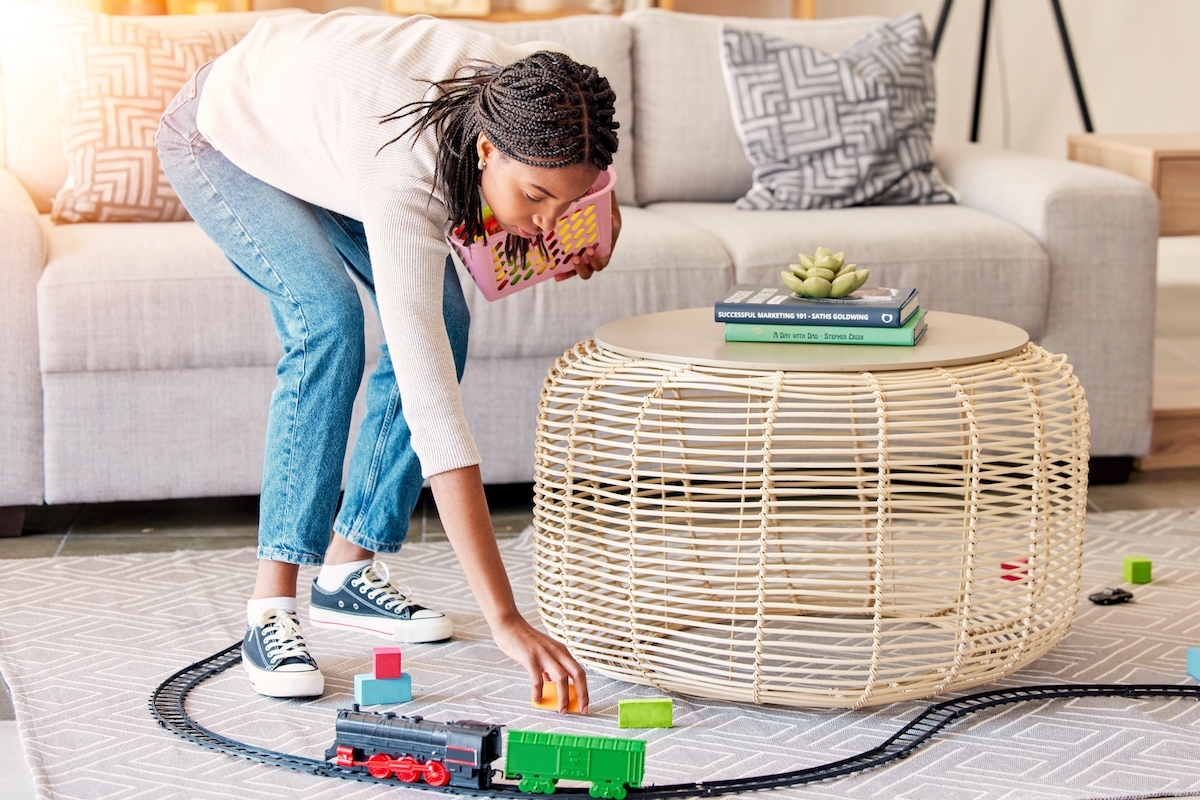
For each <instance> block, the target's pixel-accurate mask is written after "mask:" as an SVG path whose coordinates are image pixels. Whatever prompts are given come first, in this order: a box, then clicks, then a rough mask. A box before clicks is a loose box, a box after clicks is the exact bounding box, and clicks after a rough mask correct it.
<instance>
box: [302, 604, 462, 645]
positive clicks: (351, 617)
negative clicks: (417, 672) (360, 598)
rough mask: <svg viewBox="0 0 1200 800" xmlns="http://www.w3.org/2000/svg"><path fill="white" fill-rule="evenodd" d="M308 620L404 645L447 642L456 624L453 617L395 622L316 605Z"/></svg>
mask: <svg viewBox="0 0 1200 800" xmlns="http://www.w3.org/2000/svg"><path fill="white" fill-rule="evenodd" d="M308 620H309V622H311V623H312V624H313V625H316V626H317V627H318V628H341V629H343V630H356V631H360V632H362V633H369V634H371V635H372V636H378V637H379V638H380V639H387V640H388V641H392V642H398V643H400V644H426V643H428V642H444V641H445V640H447V639H449V638H450V637H451V636H452V635H453V634H454V623H452V622H451V621H450V618H449V617H432V618H430V619H410V620H397V621H392V620H385V619H380V618H372V617H365V616H360V615H358V614H344V613H342V612H340V611H331V610H329V609H326V608H319V607H317V606H312V607H310V608H309V610H308Z"/></svg>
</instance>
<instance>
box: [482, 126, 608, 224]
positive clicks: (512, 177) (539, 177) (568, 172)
mask: <svg viewBox="0 0 1200 800" xmlns="http://www.w3.org/2000/svg"><path fill="white" fill-rule="evenodd" d="M476 150H477V153H478V155H479V157H480V158H482V159H483V160H484V161H485V162H487V165H486V166H485V167H484V169H483V173H482V175H481V177H480V180H479V186H480V189H481V190H482V191H483V199H484V202H486V203H487V204H488V205H489V206H490V207H491V209H492V215H493V216H495V218H496V222H497V223H499V225H500V227H501V228H502V229H503V230H504V231H505V232H507V233H511V234H513V235H514V236H523V237H525V238H526V239H532V238H534V237H535V236H537V235H538V234H539V233H542V234H545V233H549V232H550V231H552V230H554V222H555V220H557V219H558V218H559V217H560V216H562V214H563V212H565V211H566V210H567V207H568V206H570V205H571V203H574V202H575V201H576V200H578V199H579V198H580V197H583V195H584V194H586V193H587V190H588V189H590V188H592V184H593V183H595V182H596V178H597V177H599V175H600V170H599V169H597V168H596V167H594V166H592V165H591V164H572V165H571V166H569V167H557V168H546V167H531V166H529V165H528V164H522V163H521V162H520V161H517V160H516V159H513V158H509V157H508V156H506V155H504V154H503V153H501V152H500V151H499V150H497V149H496V147H495V146H494V145H493V144H492V143H491V142H489V141H488V140H487V137H486V136H484V135H483V134H480V136H479V142H478V144H477V146H476Z"/></svg>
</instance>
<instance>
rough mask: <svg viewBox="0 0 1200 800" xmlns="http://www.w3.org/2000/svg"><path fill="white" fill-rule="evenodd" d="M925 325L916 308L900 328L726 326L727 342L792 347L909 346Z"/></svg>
mask: <svg viewBox="0 0 1200 800" xmlns="http://www.w3.org/2000/svg"><path fill="white" fill-rule="evenodd" d="M928 327H929V326H928V325H927V324H926V323H925V309H923V308H922V309H919V310H918V311H917V313H915V314H913V315H912V317H911V318H910V319H909V320H908V322H906V323H904V324H903V325H901V326H900V327H899V328H859V327H841V326H836V327H835V326H831V325H761V324H746V323H743V322H726V323H725V341H727V342H791V343H793V344H895V345H902V346H907V347H912V346H913V345H914V344H916V343H917V342H919V341H921V337H922V336H924V335H925V331H926V329H928Z"/></svg>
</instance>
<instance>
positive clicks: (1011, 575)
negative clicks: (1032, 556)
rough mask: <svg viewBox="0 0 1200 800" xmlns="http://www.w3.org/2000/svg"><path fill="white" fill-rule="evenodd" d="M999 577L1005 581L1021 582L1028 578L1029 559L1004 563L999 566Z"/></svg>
mask: <svg viewBox="0 0 1200 800" xmlns="http://www.w3.org/2000/svg"><path fill="white" fill-rule="evenodd" d="M1000 577H1001V578H1003V579H1004V580H1006V581H1023V580H1025V579H1026V578H1028V577H1029V559H1028V558H1018V559H1017V560H1016V561H1004V562H1001V564H1000Z"/></svg>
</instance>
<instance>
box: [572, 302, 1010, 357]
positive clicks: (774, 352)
mask: <svg viewBox="0 0 1200 800" xmlns="http://www.w3.org/2000/svg"><path fill="white" fill-rule="evenodd" d="M926 320H927V321H928V324H929V330H928V331H926V332H925V336H924V337H922V339H921V341H920V342H918V343H917V345H916V347H896V346H878V345H874V346H873V345H860V344H793V343H774V342H726V341H725V329H724V327H722V326H723V323H720V322H715V321H714V320H713V308H712V306H705V307H704V308H685V309H683V310H680V311H662V312H659V313H657V314H644V315H642V316H640V317H628V318H627V319H622V320H617V321H616V322H610V323H608V324H607V325H601V326H600V327H599V328H597V329H596V334H595V339H596V342H597V344H599V345H600V346H601V347H604V348H606V349H608V350H613V351H615V352H617V353H620V354H622V355H627V356H633V357H635V358H652V359H656V360H660V361H671V362H680V363H686V364H697V365H704V366H711V367H730V368H733V369H752V370H770V371H775V370H785V371H788V372H862V371H869V372H882V371H885V370H902V369H924V368H926V367H951V366H955V365H957V364H972V363H977V362H980V361H990V360H992V359H994V358H1003V357H1004V356H1009V355H1012V354H1013V353H1016V352H1017V351H1019V350H1021V349H1022V348H1023V347H1025V345H1026V344H1028V343H1029V334H1027V333H1026V332H1025V331H1024V330H1023V329H1021V328H1018V327H1017V326H1016V325H1010V324H1008V323H1007V322H1000V321H999V320H994V319H987V318H986V317H972V316H970V315H967V314H953V313H950V312H948V311H930V312H928V313H927V315H926Z"/></svg>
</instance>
